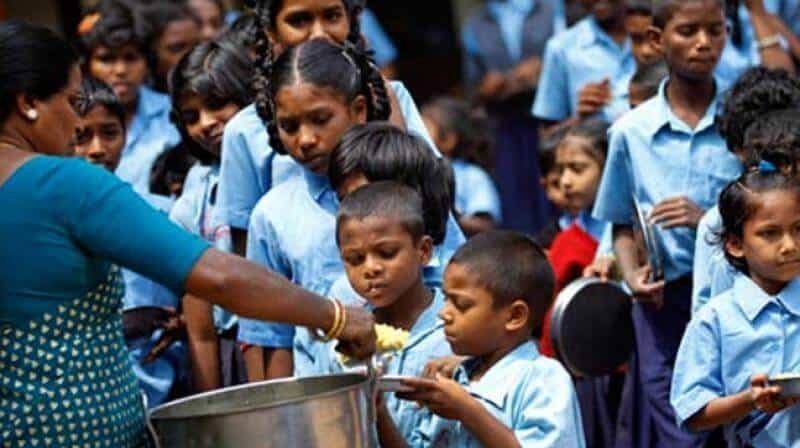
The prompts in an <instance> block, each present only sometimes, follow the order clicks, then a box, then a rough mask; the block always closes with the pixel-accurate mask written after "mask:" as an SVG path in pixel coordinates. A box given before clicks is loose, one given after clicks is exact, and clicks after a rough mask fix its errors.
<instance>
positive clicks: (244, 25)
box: [217, 12, 260, 51]
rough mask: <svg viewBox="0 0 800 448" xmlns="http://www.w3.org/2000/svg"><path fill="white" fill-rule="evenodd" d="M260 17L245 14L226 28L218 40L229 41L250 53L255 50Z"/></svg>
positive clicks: (248, 13)
mask: <svg viewBox="0 0 800 448" xmlns="http://www.w3.org/2000/svg"><path fill="white" fill-rule="evenodd" d="M259 29H260V28H259V27H258V17H256V15H255V14H253V13H252V12H244V13H242V14H240V15H239V17H237V18H236V20H234V21H233V23H231V24H230V25H228V26H226V27H225V28H224V29H223V30H222V33H220V36H219V37H218V38H217V40H227V41H230V42H233V43H234V44H235V45H237V46H239V47H241V48H244V49H246V50H248V51H250V50H252V49H255V45H256V38H255V36H256V34H257V32H258V30H259Z"/></svg>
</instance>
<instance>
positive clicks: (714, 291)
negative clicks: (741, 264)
mask: <svg viewBox="0 0 800 448" xmlns="http://www.w3.org/2000/svg"><path fill="white" fill-rule="evenodd" d="M721 230H722V217H721V216H720V214H719V208H718V207H717V206H714V207H713V208H712V209H711V210H709V211H708V212H706V214H705V215H704V216H703V219H701V220H700V224H698V226H697V241H696V243H695V247H694V270H693V271H692V315H695V314H697V312H698V311H699V310H700V308H702V307H703V306H704V305H705V304H706V303H708V301H709V300H710V299H711V298H712V297H716V296H718V295H720V294H722V293H723V292H725V291H727V290H728V289H730V288H732V287H733V281H734V279H735V278H736V275H737V273H738V271H737V270H736V268H734V267H733V266H732V265H731V264H730V263H728V260H727V259H726V258H725V253H724V252H723V250H722V244H720V243H719V242H718V241H717V240H718V239H719V236H718V234H719V232H720V231H721Z"/></svg>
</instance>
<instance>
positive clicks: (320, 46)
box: [256, 39, 391, 154]
mask: <svg viewBox="0 0 800 448" xmlns="http://www.w3.org/2000/svg"><path fill="white" fill-rule="evenodd" d="M272 67H273V71H272V74H271V76H270V79H269V85H268V86H267V87H268V88H267V90H266V92H265V91H263V90H257V91H256V108H257V109H259V110H261V107H260V106H259V104H260V103H261V102H263V101H265V100H266V101H267V108H266V110H265V111H264V112H266V115H262V113H261V111H260V112H259V116H260V117H261V118H262V120H265V123H266V125H267V132H268V133H269V143H270V146H272V148H273V149H274V150H275V151H277V152H279V153H282V154H283V153H286V150H285V148H284V147H283V144H282V143H281V140H280V135H279V134H278V126H277V124H276V123H275V119H274V115H275V108H276V107H277V106H276V105H275V102H274V98H275V97H276V95H277V93H278V90H280V89H281V87H283V86H286V85H291V84H293V83H296V82H297V81H299V80H303V81H305V82H308V83H310V84H312V85H314V86H318V87H328V88H331V89H333V90H334V91H335V92H337V93H340V94H342V95H343V96H344V97H345V100H346V101H347V102H348V103H349V102H351V101H353V100H354V99H355V98H356V97H358V96H359V95H363V96H364V98H365V99H366V103H367V120H368V121H373V120H386V119H388V118H389V114H390V112H391V110H390V108H389V107H386V108H383V107H378V104H382V102H377V103H376V102H375V101H374V98H373V93H374V92H373V89H372V88H371V85H370V82H369V81H368V79H369V77H370V76H369V75H367V76H365V74H367V73H370V72H371V71H376V70H377V68H376V67H375V66H374V65H371V64H370V63H369V61H368V59H367V57H366V54H365V53H363V52H361V51H359V50H357V49H355V48H353V47H348V46H345V47H341V46H339V45H337V44H334V43H331V42H329V41H328V40H325V39H313V40H309V41H306V42H303V43H302V44H300V45H298V46H296V47H293V48H290V49H289V50H287V51H285V52H284V53H283V54H282V55H281V56H280V57H279V58H278V60H277V61H275V63H274V64H273V66H272ZM258 76H259V75H258V74H256V78H258ZM257 89H261V88H258V87H257ZM265 94H266V95H265ZM265 97H266V98H265ZM387 104H388V103H387Z"/></svg>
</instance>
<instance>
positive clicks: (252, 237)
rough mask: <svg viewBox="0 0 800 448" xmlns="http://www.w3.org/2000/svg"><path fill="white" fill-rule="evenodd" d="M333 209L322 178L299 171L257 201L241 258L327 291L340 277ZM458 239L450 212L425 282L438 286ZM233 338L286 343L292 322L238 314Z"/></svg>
mask: <svg viewBox="0 0 800 448" xmlns="http://www.w3.org/2000/svg"><path fill="white" fill-rule="evenodd" d="M338 208H339V201H338V199H337V198H336V193H335V192H334V191H333V189H332V188H331V186H330V183H329V182H328V179H327V177H323V176H318V175H316V174H314V173H312V172H310V171H307V170H303V175H302V176H300V177H294V178H292V179H289V180H288V181H286V182H284V183H282V184H280V185H278V186H276V187H275V188H273V189H272V190H270V191H269V193H267V194H266V195H265V196H264V198H262V199H261V200H260V201H259V203H258V205H257V206H256V208H255V210H254V211H253V216H252V219H251V220H250V228H249V230H248V238H247V240H248V241H247V258H248V259H250V260H253V261H254V262H256V263H259V264H262V265H264V266H266V267H268V268H270V269H271V270H273V271H275V272H277V273H279V274H281V275H283V276H284V277H286V278H287V279H289V280H290V281H292V282H293V283H294V284H296V285H298V286H301V287H303V288H305V289H307V290H309V291H313V292H315V293H317V294H321V295H326V294H328V292H329V290H330V288H331V285H333V283H334V282H336V281H337V280H338V279H340V278H342V277H344V276H345V271H344V265H343V264H342V261H341V258H340V256H339V248H338V246H337V245H336V212H337V211H338ZM463 242H464V235H463V234H462V233H461V230H459V229H458V224H457V223H456V222H455V220H454V219H453V217H452V216H451V217H450V219H449V221H448V226H447V234H446V236H445V241H444V242H443V243H442V245H441V246H440V247H439V248H437V254H438V255H437V256H436V257H434V261H435V265H434V264H432V265H430V266H428V267H426V269H425V270H424V272H423V273H424V275H425V282H426V284H428V285H430V286H440V285H441V279H442V274H443V271H444V267H445V266H446V265H447V261H449V260H450V257H452V255H453V253H455V251H456V249H457V248H458V247H459V246H460V245H461V244H462V243H463ZM428 268H430V269H428ZM349 296H351V297H355V294H354V293H353V294H350V295H349ZM342 298H345V297H342ZM239 340H241V341H243V342H247V343H250V344H254V345H258V346H261V347H281V348H289V347H293V345H294V342H293V340H294V327H292V326H290V325H284V324H275V323H269V322H262V321H256V320H251V319H241V321H240V325H239Z"/></svg>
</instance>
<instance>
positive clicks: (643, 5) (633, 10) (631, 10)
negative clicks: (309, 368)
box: [625, 0, 653, 16]
mask: <svg viewBox="0 0 800 448" xmlns="http://www.w3.org/2000/svg"><path fill="white" fill-rule="evenodd" d="M651 3H652V2H651V0H626V1H625V11H626V14H635V15H641V16H651V15H653V8H652V4H651Z"/></svg>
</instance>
